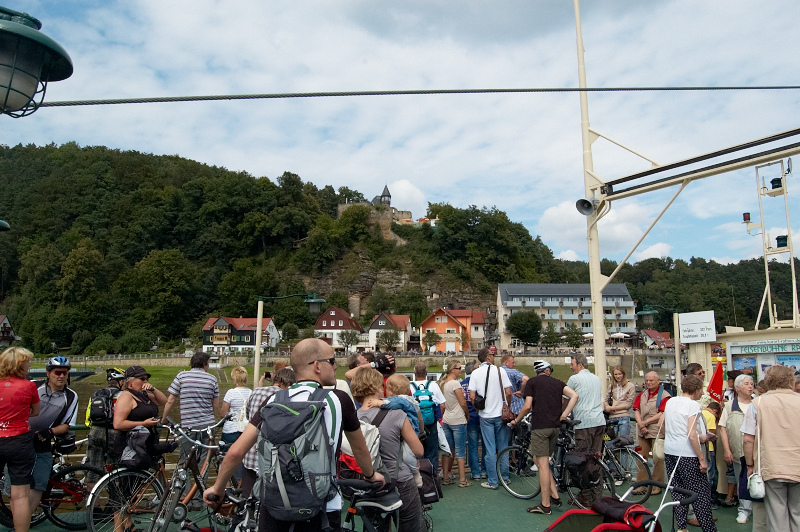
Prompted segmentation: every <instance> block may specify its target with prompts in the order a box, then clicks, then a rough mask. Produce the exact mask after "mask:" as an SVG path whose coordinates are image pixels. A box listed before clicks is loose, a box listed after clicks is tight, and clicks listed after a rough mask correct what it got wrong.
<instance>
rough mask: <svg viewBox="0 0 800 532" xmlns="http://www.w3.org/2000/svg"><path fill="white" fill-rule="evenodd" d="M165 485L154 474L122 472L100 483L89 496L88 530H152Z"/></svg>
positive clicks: (97, 531)
mask: <svg viewBox="0 0 800 532" xmlns="http://www.w3.org/2000/svg"><path fill="white" fill-rule="evenodd" d="M163 496H164V486H162V485H161V482H160V481H159V480H158V479H157V478H156V476H155V474H153V473H147V472H144V471H132V470H127V469H122V470H119V471H114V472H112V473H109V474H108V475H106V476H105V477H103V478H102V479H100V481H99V482H98V483H97V485H96V486H95V487H94V489H93V490H92V493H91V495H90V497H89V529H90V530H91V531H92V532H114V530H124V529H125V528H129V527H130V526H134V527H136V528H138V529H140V530H147V529H149V528H150V525H151V523H152V520H153V517H154V515H155V512H156V507H157V506H158V504H159V502H160V501H161V499H162V497H163Z"/></svg>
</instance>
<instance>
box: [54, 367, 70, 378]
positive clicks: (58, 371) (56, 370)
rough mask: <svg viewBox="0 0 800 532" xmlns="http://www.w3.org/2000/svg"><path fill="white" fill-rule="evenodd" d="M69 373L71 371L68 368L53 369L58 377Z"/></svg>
mask: <svg viewBox="0 0 800 532" xmlns="http://www.w3.org/2000/svg"><path fill="white" fill-rule="evenodd" d="M67 373H69V370H68V369H54V370H53V374H54V375H56V376H58V377H63V376H64V375H66V374H67Z"/></svg>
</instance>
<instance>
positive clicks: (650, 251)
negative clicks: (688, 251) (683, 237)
mask: <svg viewBox="0 0 800 532" xmlns="http://www.w3.org/2000/svg"><path fill="white" fill-rule="evenodd" d="M671 251H672V246H670V245H669V244H666V243H664V242H659V243H657V244H653V245H652V246H648V247H646V248H645V249H643V250H641V251H637V252H636V253H634V254H633V257H634V258H635V259H636V262H639V261H641V260H645V259H652V258H656V259H658V258H661V257H668V256H669V255H670V252H671Z"/></svg>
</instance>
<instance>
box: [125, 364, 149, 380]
mask: <svg viewBox="0 0 800 532" xmlns="http://www.w3.org/2000/svg"><path fill="white" fill-rule="evenodd" d="M131 377H134V378H137V377H147V378H148V379H149V378H150V374H149V373H147V370H145V369H144V368H143V367H142V366H131V367H129V368H128V369H126V370H125V378H126V379H127V378H131Z"/></svg>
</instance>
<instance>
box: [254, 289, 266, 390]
mask: <svg viewBox="0 0 800 532" xmlns="http://www.w3.org/2000/svg"><path fill="white" fill-rule="evenodd" d="M263 322H264V300H263V299H261V298H258V317H256V352H255V356H254V357H253V388H255V387H256V386H258V378H259V377H260V376H261V330H262V329H263Z"/></svg>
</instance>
